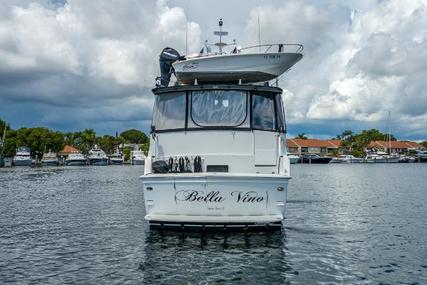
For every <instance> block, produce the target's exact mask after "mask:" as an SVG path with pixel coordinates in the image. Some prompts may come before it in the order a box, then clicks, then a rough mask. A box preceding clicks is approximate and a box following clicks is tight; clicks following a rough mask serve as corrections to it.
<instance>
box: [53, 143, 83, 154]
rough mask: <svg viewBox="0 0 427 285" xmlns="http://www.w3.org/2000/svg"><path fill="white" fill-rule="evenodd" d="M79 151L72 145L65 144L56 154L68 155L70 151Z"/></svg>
mask: <svg viewBox="0 0 427 285" xmlns="http://www.w3.org/2000/svg"><path fill="white" fill-rule="evenodd" d="M79 152H80V151H79V150H78V149H77V148H75V147H73V146H71V145H66V146H64V149H63V150H61V151H60V152H58V155H59V156H68V155H69V154H71V153H79Z"/></svg>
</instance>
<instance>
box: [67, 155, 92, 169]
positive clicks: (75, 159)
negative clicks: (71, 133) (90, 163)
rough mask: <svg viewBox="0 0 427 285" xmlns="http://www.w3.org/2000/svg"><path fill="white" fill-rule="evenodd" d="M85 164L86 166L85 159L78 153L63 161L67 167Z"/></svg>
mask: <svg viewBox="0 0 427 285" xmlns="http://www.w3.org/2000/svg"><path fill="white" fill-rule="evenodd" d="M86 164H87V159H86V157H85V156H84V155H83V154H81V153H80V152H78V153H70V154H69V155H68V157H67V159H66V160H65V165H67V166H83V165H86Z"/></svg>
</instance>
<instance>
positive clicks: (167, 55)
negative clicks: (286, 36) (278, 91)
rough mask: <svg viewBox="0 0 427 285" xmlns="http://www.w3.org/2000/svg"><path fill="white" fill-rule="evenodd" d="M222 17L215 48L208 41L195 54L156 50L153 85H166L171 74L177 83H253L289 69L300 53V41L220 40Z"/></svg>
mask: <svg viewBox="0 0 427 285" xmlns="http://www.w3.org/2000/svg"><path fill="white" fill-rule="evenodd" d="M222 24H223V22H222V20H220V21H219V27H220V31H217V32H215V35H217V36H219V37H220V40H219V42H218V43H215V44H213V45H215V46H217V47H218V49H219V51H218V52H212V51H211V48H210V46H211V45H210V44H208V43H207V42H206V43H205V47H204V48H202V50H201V51H200V52H199V53H198V54H194V55H186V56H181V55H180V54H179V53H178V52H177V51H176V50H174V49H173V48H170V47H167V48H165V49H163V51H162V53H161V54H160V70H161V77H159V78H157V79H158V83H157V86H164V87H166V86H168V85H169V81H170V77H171V74H174V75H175V77H176V79H177V82H178V83H179V84H193V83H195V82H197V83H198V84H200V83H207V84H209V83H255V82H265V81H269V80H272V79H274V78H277V77H278V76H280V75H282V74H283V73H284V72H286V71H287V70H289V69H290V68H291V67H292V66H293V65H295V64H296V63H297V62H298V61H299V60H301V58H302V57H303V55H302V51H303V49H304V47H303V45H301V44H285V43H278V44H265V45H257V46H251V47H246V48H240V47H238V46H237V44H236V42H235V41H234V42H233V43H232V44H227V43H224V42H222V37H223V36H226V35H227V34H228V33H227V32H223V31H222ZM230 45H231V46H234V49H232V50H231V51H230V52H229V53H225V52H223V48H224V47H226V46H230Z"/></svg>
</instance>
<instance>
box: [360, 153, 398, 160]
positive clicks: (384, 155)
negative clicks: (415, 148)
mask: <svg viewBox="0 0 427 285" xmlns="http://www.w3.org/2000/svg"><path fill="white" fill-rule="evenodd" d="M399 160H400V156H398V155H389V154H388V153H386V152H383V151H377V152H371V153H368V154H367V155H366V157H365V159H364V161H365V162H366V163H398V162H399Z"/></svg>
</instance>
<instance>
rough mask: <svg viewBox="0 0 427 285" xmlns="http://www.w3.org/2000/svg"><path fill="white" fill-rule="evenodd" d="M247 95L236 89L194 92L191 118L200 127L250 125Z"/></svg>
mask: <svg viewBox="0 0 427 285" xmlns="http://www.w3.org/2000/svg"><path fill="white" fill-rule="evenodd" d="M247 97H248V96H247V93H246V92H244V91H234V90H227V91H224V90H209V91H195V92H192V95H191V119H192V121H193V123H194V124H195V125H196V126H198V127H249V126H248V123H247V122H246V121H247V120H246V118H247V113H248V112H247V109H248V102H247V101H248V98H247Z"/></svg>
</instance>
